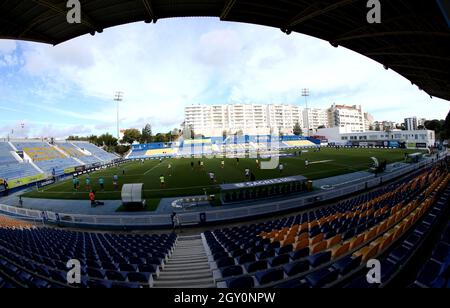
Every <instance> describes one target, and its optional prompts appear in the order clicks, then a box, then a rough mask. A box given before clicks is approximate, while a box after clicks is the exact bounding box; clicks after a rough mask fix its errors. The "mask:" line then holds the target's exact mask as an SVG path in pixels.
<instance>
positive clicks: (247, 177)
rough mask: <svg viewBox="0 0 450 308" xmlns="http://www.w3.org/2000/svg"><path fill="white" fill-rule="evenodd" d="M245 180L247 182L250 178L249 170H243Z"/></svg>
mask: <svg viewBox="0 0 450 308" xmlns="http://www.w3.org/2000/svg"><path fill="white" fill-rule="evenodd" d="M244 172H245V178H246V179H247V180H248V179H249V178H250V169H248V168H245V171H244Z"/></svg>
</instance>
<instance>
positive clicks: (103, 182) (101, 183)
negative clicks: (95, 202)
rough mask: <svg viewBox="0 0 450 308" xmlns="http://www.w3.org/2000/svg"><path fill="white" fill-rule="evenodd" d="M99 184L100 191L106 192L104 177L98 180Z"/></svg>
mask: <svg viewBox="0 0 450 308" xmlns="http://www.w3.org/2000/svg"><path fill="white" fill-rule="evenodd" d="M98 184H99V185H100V189H101V190H102V191H104V190H105V179H104V178H103V177H100V178H99V179H98Z"/></svg>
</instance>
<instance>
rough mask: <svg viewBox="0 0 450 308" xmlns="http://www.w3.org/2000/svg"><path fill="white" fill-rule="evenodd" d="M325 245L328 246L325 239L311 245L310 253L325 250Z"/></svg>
mask: <svg viewBox="0 0 450 308" xmlns="http://www.w3.org/2000/svg"><path fill="white" fill-rule="evenodd" d="M327 247H328V243H327V241H322V242H319V243H317V244H315V245H314V246H313V248H312V250H311V254H312V255H313V254H315V253H318V252H322V251H324V250H326V249H327Z"/></svg>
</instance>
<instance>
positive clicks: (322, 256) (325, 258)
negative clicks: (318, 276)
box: [307, 251, 331, 267]
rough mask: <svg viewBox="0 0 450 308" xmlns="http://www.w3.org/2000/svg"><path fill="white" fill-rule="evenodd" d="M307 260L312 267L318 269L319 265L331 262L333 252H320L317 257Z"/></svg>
mask: <svg viewBox="0 0 450 308" xmlns="http://www.w3.org/2000/svg"><path fill="white" fill-rule="evenodd" d="M307 259H308V261H309V263H310V264H311V266H312V267H318V266H319V265H322V264H324V263H327V262H329V261H330V260H331V252H330V251H324V252H319V253H316V254H315V255H312V256H309V257H307Z"/></svg>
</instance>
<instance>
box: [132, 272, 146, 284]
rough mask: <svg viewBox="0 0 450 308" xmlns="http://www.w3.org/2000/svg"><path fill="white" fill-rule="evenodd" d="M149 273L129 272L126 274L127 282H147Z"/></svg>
mask: <svg viewBox="0 0 450 308" xmlns="http://www.w3.org/2000/svg"><path fill="white" fill-rule="evenodd" d="M150 275H151V274H150V273H135V272H129V273H127V274H126V276H127V278H128V281H129V282H136V283H145V284H148V283H149V281H150Z"/></svg>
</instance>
